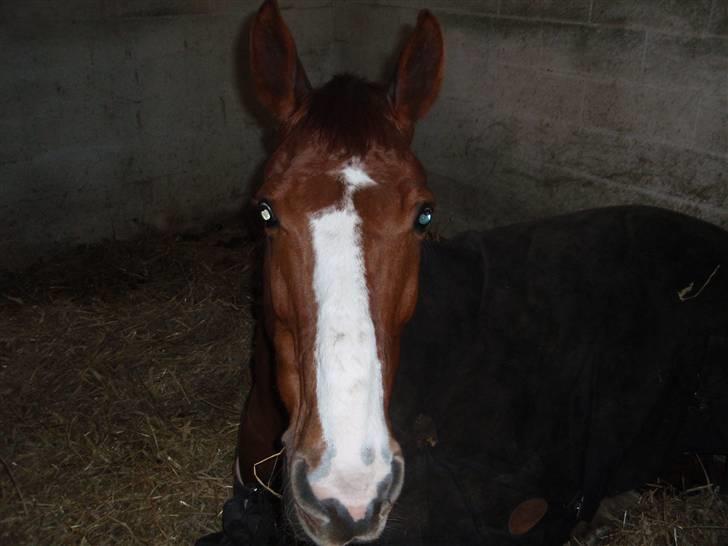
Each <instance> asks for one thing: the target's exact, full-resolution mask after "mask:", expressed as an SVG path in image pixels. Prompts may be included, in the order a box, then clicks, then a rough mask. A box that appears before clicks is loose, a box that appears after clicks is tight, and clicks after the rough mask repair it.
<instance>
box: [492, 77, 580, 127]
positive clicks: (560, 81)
mask: <svg viewBox="0 0 728 546" xmlns="http://www.w3.org/2000/svg"><path fill="white" fill-rule="evenodd" d="M583 85H584V82H583V81H582V80H581V79H578V78H571V77H566V76H558V75H554V74H549V73H547V72H543V71H537V70H529V69H521V68H515V67H510V66H505V65H500V66H498V74H497V78H496V109H497V110H498V111H499V112H500V113H512V114H515V115H517V116H527V117H537V118H540V119H552V120H558V121H565V122H572V123H577V122H579V121H580V119H581V102H582V101H581V97H582V92H583Z"/></svg>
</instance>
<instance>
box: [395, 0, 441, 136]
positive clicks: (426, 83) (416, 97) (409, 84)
mask: <svg viewBox="0 0 728 546" xmlns="http://www.w3.org/2000/svg"><path fill="white" fill-rule="evenodd" d="M444 50H445V47H444V45H443V40H442V30H441V29H440V23H438V22H437V19H435V16H434V15H432V13H430V12H429V11H427V10H422V11H421V12H420V13H419V15H418V17H417V26H416V27H415V30H414V31H413V32H412V35H411V36H410V37H409V39H408V40H407V43H406V44H405V46H404V49H403V50H402V53H401V54H400V57H399V63H398V65H397V75H396V80H395V82H394V109H395V113H396V115H397V119H398V120H399V122H400V123H402V124H403V127H404V128H405V129H406V130H407V131H410V132H411V131H412V129H413V127H414V124H415V122H416V121H417V120H418V119H421V118H422V117H424V116H425V114H427V112H428V111H429V110H430V107H431V106H432V104H433V103H434V102H435V99H436V98H437V94H438V93H439V92H440V85H441V84H442V76H443V67H444V57H445V54H444Z"/></svg>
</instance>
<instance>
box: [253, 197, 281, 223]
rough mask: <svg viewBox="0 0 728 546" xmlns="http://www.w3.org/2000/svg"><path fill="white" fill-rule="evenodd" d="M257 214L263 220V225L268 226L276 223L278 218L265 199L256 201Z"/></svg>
mask: <svg viewBox="0 0 728 546" xmlns="http://www.w3.org/2000/svg"><path fill="white" fill-rule="evenodd" d="M258 215H259V216H260V219H261V220H263V224H265V227H268V228H270V227H275V226H277V225H278V219H277V218H276V215H275V214H274V213H273V207H271V206H270V204H269V203H268V202H267V201H261V202H260V203H258Z"/></svg>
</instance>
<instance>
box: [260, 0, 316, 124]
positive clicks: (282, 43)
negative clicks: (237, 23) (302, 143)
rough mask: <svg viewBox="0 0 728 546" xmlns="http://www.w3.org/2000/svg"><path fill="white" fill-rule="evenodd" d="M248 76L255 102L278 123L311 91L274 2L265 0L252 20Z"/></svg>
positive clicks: (294, 47) (288, 32)
mask: <svg viewBox="0 0 728 546" xmlns="http://www.w3.org/2000/svg"><path fill="white" fill-rule="evenodd" d="M250 73H251V75H252V78H253V83H254V85H255V92H256V94H257V96H258V100H259V101H260V102H261V103H262V104H263V106H265V107H266V108H267V109H268V110H269V111H270V113H272V114H273V115H274V116H275V117H276V119H278V121H281V122H283V121H286V120H287V119H288V118H289V117H290V116H291V114H293V113H294V112H295V111H296V109H297V108H298V106H299V105H300V104H301V101H303V99H304V98H305V96H306V95H307V94H308V92H309V91H310V90H311V84H310V83H309V81H308V77H307V76H306V72H305V71H304V70H303V66H302V65H301V62H300V61H299V60H298V54H297V53H296V44H295V42H294V41H293V36H292V35H291V32H290V31H289V30H288V27H287V26H286V24H285V23H284V22H283V18H282V17H281V13H280V11H279V10H278V5H277V3H276V2H275V0H267V1H266V2H265V3H264V4H263V5H262V6H261V7H260V9H259V10H258V13H257V14H256V16H255V19H254V20H253V25H252V28H251V30H250Z"/></svg>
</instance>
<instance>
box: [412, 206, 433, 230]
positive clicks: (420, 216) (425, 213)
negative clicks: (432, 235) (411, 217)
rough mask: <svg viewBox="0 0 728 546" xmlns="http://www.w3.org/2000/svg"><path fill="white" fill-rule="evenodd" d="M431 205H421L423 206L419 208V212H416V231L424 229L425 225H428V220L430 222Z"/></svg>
mask: <svg viewBox="0 0 728 546" xmlns="http://www.w3.org/2000/svg"><path fill="white" fill-rule="evenodd" d="M432 213H433V211H432V206H430V205H423V207H422V208H421V209H420V212H418V213H417V218H416V219H415V229H417V230H418V231H424V230H425V229H427V226H429V225H430V222H432Z"/></svg>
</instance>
